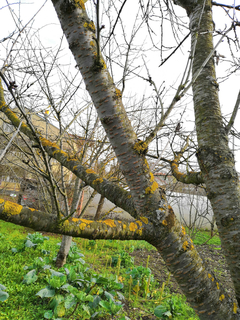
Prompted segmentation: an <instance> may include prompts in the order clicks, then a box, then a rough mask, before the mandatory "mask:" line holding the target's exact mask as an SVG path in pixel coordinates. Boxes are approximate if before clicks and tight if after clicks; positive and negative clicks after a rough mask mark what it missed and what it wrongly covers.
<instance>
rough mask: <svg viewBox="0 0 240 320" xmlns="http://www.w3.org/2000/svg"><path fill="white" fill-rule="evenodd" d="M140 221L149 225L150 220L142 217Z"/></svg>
mask: <svg viewBox="0 0 240 320" xmlns="http://www.w3.org/2000/svg"><path fill="white" fill-rule="evenodd" d="M140 220H142V222H143V223H145V224H148V218H146V217H140Z"/></svg>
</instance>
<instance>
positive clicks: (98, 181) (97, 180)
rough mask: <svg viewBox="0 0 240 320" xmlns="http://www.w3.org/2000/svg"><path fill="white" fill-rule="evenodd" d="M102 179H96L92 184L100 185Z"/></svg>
mask: <svg viewBox="0 0 240 320" xmlns="http://www.w3.org/2000/svg"><path fill="white" fill-rule="evenodd" d="M102 182H103V179H102V178H97V179H95V180H94V181H93V183H102Z"/></svg>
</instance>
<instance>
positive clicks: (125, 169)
mask: <svg viewBox="0 0 240 320" xmlns="http://www.w3.org/2000/svg"><path fill="white" fill-rule="evenodd" d="M52 2H53V5H54V8H55V10H56V12H57V15H58V18H59V21H60V23H61V26H62V29H63V31H64V34H65V35H66V38H67V41H68V43H69V48H70V50H71V51H72V53H73V56H74V58H75V60H76V63H77V66H78V68H79V70H80V72H81V74H82V76H83V79H84V82H85V84H86V88H87V90H88V93H89V95H90V96H91V99H92V102H93V104H94V106H95V107H96V109H97V112H98V116H99V119H100V121H101V123H102V125H103V127H104V129H105V131H106V134H107V136H108V139H109V142H110V143H111V145H112V147H113V149H114V151H115V153H116V156H117V158H118V162H119V166H120V169H121V171H122V173H123V175H124V178H125V181H126V184H127V187H128V188H127V189H124V188H122V187H121V186H119V185H118V184H115V183H113V182H111V181H107V180H106V179H102V178H101V177H99V176H98V175H97V174H96V172H94V171H93V170H92V169H89V168H86V167H84V166H83V165H82V164H81V162H80V161H79V160H78V159H77V158H72V157H69V156H68V154H67V153H65V152H63V151H62V150H61V148H60V147H59V146H58V145H57V144H56V143H53V142H50V141H49V140H47V139H46V138H45V137H43V136H41V135H40V134H39V133H36V132H33V131H32V130H31V126H30V124H29V123H28V121H27V119H25V120H26V122H25V123H24V124H22V126H21V131H22V132H23V133H24V134H25V135H27V136H28V137H29V138H30V139H31V140H33V141H34V143H36V144H37V145H38V148H39V149H40V150H41V149H42V150H44V151H45V152H46V153H47V154H48V155H49V156H50V157H52V158H54V159H56V160H57V161H59V162H60V163H61V164H62V165H63V166H64V167H66V168H68V169H69V170H71V171H72V172H73V173H74V174H75V175H76V176H77V177H78V178H80V179H82V180H83V181H84V182H85V183H87V184H88V185H90V186H92V187H93V188H94V189H95V190H97V191H98V192H99V193H100V194H101V195H102V196H104V197H106V198H108V199H109V200H111V201H112V202H113V203H115V204H116V205H118V206H120V207H121V208H123V209H125V210H126V211H128V212H129V213H130V214H131V215H132V216H133V217H134V218H135V219H136V221H135V222H126V221H116V220H105V221H90V220H89V221H86V220H81V219H76V218H71V216H67V217H65V218H63V217H61V215H60V214H59V213H58V214H57V216H55V215H54V216H52V215H48V214H46V213H41V212H38V211H36V210H35V211H32V210H30V209H28V208H22V207H21V206H18V205H13V204H12V203H10V202H5V201H3V200H2V201H1V211H0V217H1V219H4V220H7V221H11V222H13V223H17V224H21V225H27V226H29V227H32V228H35V229H36V228H37V229H38V230H46V231H51V232H57V233H62V234H66V235H72V236H81V237H86V238H89V239H93V238H94V239H99V238H106V239H114V238H117V239H144V240H146V241H148V242H149V243H151V244H152V245H154V246H155V247H156V248H157V250H158V251H159V252H160V254H161V256H162V257H163V259H164V260H165V261H166V264H167V266H168V268H169V270H170V271H171V273H172V274H173V275H174V277H175V279H176V280H177V281H178V283H179V286H180V288H181V289H182V291H183V292H184V294H185V295H186V297H187V299H188V301H189V303H190V304H191V306H192V307H193V308H194V309H195V311H196V313H197V314H198V315H199V317H200V318H201V319H209V318H211V319H239V313H238V309H237V308H238V306H237V303H239V302H240V293H239V290H240V282H239V265H240V264H239V259H240V258H239V257H240V255H239V250H240V248H239V245H238V243H239V183H238V177H237V174H236V171H235V168H234V157H233V154H232V152H231V150H230V148H229V146H228V137H227V134H228V132H229V130H230V128H231V127H232V122H228V123H227V125H226V124H225V122H224V121H223V117H222V114H221V110H220V104H219V100H218V89H219V85H218V83H217V82H216V75H215V65H214V56H215V51H216V47H214V46H213V21H212V4H211V1H209V0H198V1H195V0H194V1H193V0H182V1H177V4H178V5H181V6H182V7H183V8H184V9H185V11H186V13H187V15H188V18H189V28H188V30H189V32H190V34H191V50H190V51H191V53H190V56H189V60H188V65H187V68H186V69H185V72H184V74H183V76H182V80H181V81H180V84H179V85H178V86H177V89H176V90H175V91H174V95H173V99H172V101H171V102H170V103H169V104H168V105H167V107H165V106H164V105H163V103H162V99H161V95H160V89H158V88H159V87H158V86H157V85H156V83H155V81H154V80H153V78H152V76H151V73H150V72H148V66H146V67H145V70H147V71H146V73H147V76H145V77H142V78H143V80H145V81H147V82H148V83H149V84H151V85H152V87H153V90H154V92H155V94H156V97H157V99H158V100H157V101H158V104H157V109H156V108H154V110H157V111H158V117H156V120H157V121H156V123H155V124H154V126H152V127H151V126H149V130H148V132H146V133H145V134H144V135H142V136H140V135H139V137H138V136H137V134H136V132H135V130H134V129H133V126H132V125H131V122H130V121H129V118H128V115H127V112H126V110H125V108H124V106H123V99H122V92H121V91H120V89H119V88H118V87H117V86H116V83H117V82H116V81H115V80H114V79H113V72H112V71H113V68H111V67H112V64H113V61H114V60H113V59H111V61H110V63H109V67H110V69H109V70H110V72H108V69H107V64H106V62H105V61H104V59H103V55H102V53H101V47H103V52H104V50H106V48H107V47H106V46H107V44H109V45H112V43H111V40H112V39H114V40H115V39H116V36H115V34H114V31H116V29H115V28H116V25H117V24H113V27H112V28H111V23H110V28H109V30H110V31H109V34H108V37H107V39H105V42H104V43H103V40H102V39H103V38H104V34H102V38H101V33H102V30H104V29H103V27H102V25H101V23H100V19H99V18H100V11H99V5H100V2H98V1H97V2H96V3H93V8H94V9H96V19H95V18H94V16H92V17H91V18H92V19H94V20H95V21H96V27H95V25H94V23H93V21H92V20H91V19H90V18H89V17H88V15H87V11H86V8H85V5H84V3H83V1H66V0H57V1H52ZM125 3H126V1H125V2H124V3H123V4H121V5H120V4H119V3H118V5H119V7H118V6H117V5H115V3H112V2H110V6H109V7H108V9H109V10H108V15H109V14H111V13H112V11H111V10H115V12H117V18H116V21H117V22H119V24H120V26H122V27H123V29H124V31H125V27H124V26H123V24H121V22H122V19H121V12H122V10H123V6H124V5H125ZM139 4H140V6H139V12H140V13H141V15H139V16H137V17H140V16H141V23H140V25H144V26H146V27H147V29H148V31H149V32H150V35H151V37H150V39H151V41H152V39H153V36H152V34H153V30H154V29H153V28H152V26H151V23H150V22H152V21H151V19H153V17H155V16H154V15H153V12H154V11H153V10H155V9H156V7H157V9H158V10H159V12H160V14H158V15H157V17H158V19H160V21H162V22H163V21H164V18H165V17H164V14H163V13H162V12H163V11H162V10H163V8H162V7H161V3H159V2H158V1H156V3H155V5H153V4H151V6H150V4H149V3H148V4H147V5H146V6H145V4H144V3H142V2H141V1H140V2H139ZM223 7H224V6H223ZM103 8H104V7H103ZM166 8H167V9H168V12H169V14H170V21H171V23H172V26H173V34H174V35H175V36H178V34H179V33H178V32H176V31H179V29H174V26H177V28H180V27H179V23H178V24H177V25H176V24H175V22H176V21H177V22H179V20H178V16H176V15H174V14H173V11H172V3H171V2H167V3H166ZM90 9H91V8H90ZM90 9H89V10H88V13H89V14H91V10H90ZM230 9H231V8H230ZM232 9H233V10H234V12H235V11H236V7H233V8H232ZM94 11H95V10H93V12H94ZM103 12H104V11H103ZM232 18H233V19H232V21H231V27H229V29H227V30H226V31H224V32H220V39H219V43H220V42H221V41H222V39H224V38H225V37H226V36H227V35H229V34H230V32H231V31H233V33H231V34H233V35H234V31H235V32H236V29H237V27H238V22H237V21H235V20H236V15H235V14H234V15H233V16H232ZM135 21H137V19H136V20H135ZM154 22H155V21H154V20H153V25H154ZM134 26H136V24H135V25H134ZM185 26H186V25H185ZM138 27H139V28H140V26H139V25H138ZM139 28H138V29H139ZM133 30H134V31H136V30H137V28H135V29H134V28H133ZM124 35H125V34H124ZM132 39H133V38H131V37H130V40H132ZM135 39H136V38H135ZM141 41H142V39H141ZM126 44H127V45H126ZM126 47H127V50H126ZM152 47H154V48H155V49H159V50H160V53H161V54H163V49H164V45H163V44H161V45H160V47H159V48H158V47H157V46H156V44H155V42H154V41H152ZM119 48H120V50H121V49H122V50H124V52H126V57H128V56H129V54H130V53H131V50H133V49H134V46H133V44H132V43H131V41H129V40H128V39H127V37H125V45H124V46H123V47H121V46H119ZM125 50H126V51H125ZM133 52H134V50H133ZM160 56H161V55H160ZM107 58H109V57H107ZM143 60H144V59H143ZM125 61H126V63H125V64H124V68H123V70H124V72H123V77H122V82H121V83H122V84H123V86H122V88H121V89H123V90H124V92H125V86H124V85H125V84H126V80H127V78H128V75H130V69H131V74H134V73H136V72H135V71H134V64H133V65H131V66H130V65H129V64H128V63H127V59H126V60H125ZM164 61H166V58H165V60H164ZM118 65H119V64H118ZM142 66H145V62H144V61H143V63H142ZM190 70H192V77H191V78H190ZM1 76H2V78H3V79H4V81H5V83H6V85H7V86H8V89H9V90H10V93H11V94H12V96H13V98H14V99H15V100H16V97H15V94H14V92H13V88H12V86H11V84H10V81H9V79H7V78H6V77H4V75H3V74H1ZM140 77H141V74H140ZM190 87H192V91H193V103H194V112H195V125H196V132H197V143H198V149H197V153H196V155H197V159H198V163H199V167H200V169H201V172H186V173H181V172H180V171H179V161H180V159H181V157H182V155H183V152H184V145H185V144H186V141H185V140H186V138H184V142H183V143H182V146H179V148H178V150H177V149H175V150H174V155H173V159H171V160H169V161H170V164H171V170H172V172H173V175H174V176H175V177H176V178H177V179H179V180H181V181H182V182H186V183H193V184H197V185H198V184H201V183H204V184H205V186H206V190H207V194H208V198H209V200H210V201H211V205H212V208H213V211H214V215H215V217H216V221H217V226H218V230H219V234H220V237H221V241H222V246H223V249H224V251H225V253H226V259H227V261H228V265H229V269H230V272H231V277H232V280H233V283H234V286H235V292H236V301H232V300H231V299H230V298H229V297H228V295H227V293H226V292H225V291H224V288H222V287H221V285H220V284H219V283H218V281H217V279H216V277H215V275H214V274H213V272H212V271H209V270H207V267H206V265H205V264H204V263H203V261H202V260H201V258H200V257H199V255H198V253H197V251H196V249H195V248H194V246H193V243H192V241H191V239H190V238H189V237H188V236H187V234H186V232H185V230H184V228H183V227H181V225H180V224H179V222H178V221H177V219H176V218H175V215H174V212H173V210H172V208H171V207H170V206H169V205H168V201H167V198H166V195H165V191H164V189H163V188H161V187H160V186H158V184H157V182H156V181H155V179H154V176H153V173H152V172H151V170H150V166H149V163H148V161H147V159H146V154H147V153H148V152H149V151H148V147H151V142H153V141H154V139H156V137H157V135H158V132H159V130H160V129H162V128H163V126H167V124H166V120H167V119H171V118H169V114H170V112H171V111H172V110H173V107H174V106H176V105H177V103H179V101H180V100H182V98H183V97H184V95H186V92H187V91H188V90H189V88H190ZM236 105H237V104H236ZM0 107H1V111H2V112H4V113H5V114H6V115H7V116H8V118H9V119H10V120H11V122H12V124H13V125H14V126H16V127H18V126H19V123H20V119H19V118H17V116H16V115H15V114H14V113H13V112H12V110H11V109H10V108H9V107H8V106H7V105H6V103H5V100H4V96H3V90H2V91H1V97H0ZM142 110H143V109H141V110H140V111H139V113H140V114H141V112H142ZM149 112H150V111H149V110H146V115H145V114H144V117H146V119H148V118H147V117H148V115H149ZM136 114H137V113H136ZM146 121H147V120H146ZM139 127H140V126H139ZM143 127H144V126H143ZM177 129H178V130H179V128H178V126H177V125H175V130H177ZM140 138H141V139H140ZM29 218H30V219H29Z"/></svg>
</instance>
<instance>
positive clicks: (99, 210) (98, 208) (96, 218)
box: [94, 195, 105, 221]
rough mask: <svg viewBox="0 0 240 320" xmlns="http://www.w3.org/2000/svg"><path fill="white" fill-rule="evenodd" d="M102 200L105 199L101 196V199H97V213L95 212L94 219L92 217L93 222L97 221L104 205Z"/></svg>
mask: <svg viewBox="0 0 240 320" xmlns="http://www.w3.org/2000/svg"><path fill="white" fill-rule="evenodd" d="M104 199H105V197H103V196H102V195H101V197H100V199H99V202H98V206H97V211H96V214H95V217H94V220H95V221H97V220H99V218H100V215H101V211H102V207H103V204H104Z"/></svg>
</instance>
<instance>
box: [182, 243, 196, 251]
mask: <svg viewBox="0 0 240 320" xmlns="http://www.w3.org/2000/svg"><path fill="white" fill-rule="evenodd" d="M182 248H183V250H184V251H187V250H192V249H193V248H194V246H193V244H192V241H191V243H189V242H188V241H184V242H183V245H182Z"/></svg>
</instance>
